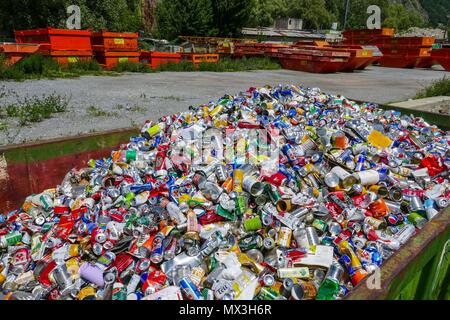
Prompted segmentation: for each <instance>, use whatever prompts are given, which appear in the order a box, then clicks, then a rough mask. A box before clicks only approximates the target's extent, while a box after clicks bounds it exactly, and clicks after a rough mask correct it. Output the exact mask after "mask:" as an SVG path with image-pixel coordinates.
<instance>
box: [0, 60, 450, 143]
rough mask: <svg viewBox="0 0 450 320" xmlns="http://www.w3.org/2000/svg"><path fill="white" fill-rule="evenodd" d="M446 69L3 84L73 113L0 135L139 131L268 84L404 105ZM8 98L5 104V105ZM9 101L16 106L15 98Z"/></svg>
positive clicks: (11, 139)
mask: <svg viewBox="0 0 450 320" xmlns="http://www.w3.org/2000/svg"><path fill="white" fill-rule="evenodd" d="M441 70H442V69H441ZM441 70H439V69H436V70H421V69H413V70H409V69H390V68H381V67H370V68H369V69H367V70H365V71H363V72H355V73H348V74H346V73H339V74H330V75H319V74H310V73H304V72H296V71H289V70H277V71H254V72H236V73H210V72H201V73H191V72H186V73H172V72H165V73H157V74H127V75H123V76H120V77H82V78H79V79H61V80H39V81H25V82H22V83H16V82H0V88H1V87H2V86H4V87H5V88H6V89H12V90H14V91H15V92H17V93H18V95H19V96H20V97H22V98H23V97H27V96H28V97H31V96H34V95H38V96H39V95H42V94H51V93H53V92H54V93H57V94H60V95H66V96H69V97H71V100H70V108H69V110H68V112H66V113H64V114H59V115H57V116H56V117H54V118H52V119H48V120H45V121H43V122H41V123H38V124H35V125H33V126H31V127H25V128H17V127H16V126H15V125H14V122H10V123H9V129H8V130H7V132H6V133H7V134H5V132H4V131H3V132H2V133H0V145H1V144H10V143H22V142H25V141H35V140H41V139H49V138H56V137H62V136H71V135H76V134H79V133H89V132H94V131H105V130H111V129H116V128H126V127H130V126H133V125H137V126H140V125H141V124H142V123H143V122H144V121H145V120H146V119H157V118H158V117H160V116H162V115H165V114H172V113H175V112H178V111H182V110H186V109H187V108H188V107H189V106H190V105H198V104H202V103H207V102H209V101H210V100H215V99H217V98H219V97H221V96H222V95H224V94H226V93H229V94H237V93H239V92H240V91H243V90H247V89H248V88H249V87H251V86H261V85H265V84H271V85H277V84H280V83H281V84H303V85H305V86H308V87H319V88H321V89H322V90H324V91H326V92H331V93H336V94H338V93H339V94H343V95H344V96H347V97H351V98H354V99H359V100H366V101H373V102H377V103H389V102H398V101H404V100H407V99H409V98H411V97H412V96H414V95H415V93H416V92H417V90H419V89H421V88H422V87H424V86H425V85H427V84H428V83H430V82H431V81H433V80H436V79H440V78H442V77H443V76H444V75H446V74H447V75H448V73H446V72H445V71H441ZM7 99H8V98H3V99H2V100H0V106H1V105H2V102H6V100H7ZM9 99H10V101H11V99H12V98H9ZM10 101H9V102H10ZM90 106H95V107H97V108H100V109H102V110H105V111H107V112H110V113H112V115H110V116H100V117H98V116H92V115H91V114H89V113H88V112H87V109H88V107H90ZM127 108H128V110H127ZM130 109H131V110H130ZM1 121H3V122H5V120H1V119H0V122H1Z"/></svg>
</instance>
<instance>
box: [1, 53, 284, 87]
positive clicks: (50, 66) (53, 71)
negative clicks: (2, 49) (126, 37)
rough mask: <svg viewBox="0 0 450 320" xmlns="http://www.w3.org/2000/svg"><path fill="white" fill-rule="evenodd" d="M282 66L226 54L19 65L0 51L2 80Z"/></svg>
mask: <svg viewBox="0 0 450 320" xmlns="http://www.w3.org/2000/svg"><path fill="white" fill-rule="evenodd" d="M280 68H281V66H280V64H279V63H278V62H277V61H275V60H273V59H270V58H248V59H247V58H242V59H231V58H226V57H225V58H221V59H220V60H219V62H218V63H200V64H199V65H197V66H196V65H194V64H193V63H191V62H187V61H181V62H180V63H173V62H171V63H168V64H164V65H161V66H159V67H158V68H157V69H156V70H153V69H151V68H150V67H149V66H148V65H147V64H143V63H135V62H129V61H128V62H122V63H119V64H118V65H117V66H116V67H115V68H114V69H113V70H111V71H107V70H103V69H102V67H101V66H100V65H99V64H98V63H97V62H96V61H93V60H80V61H78V62H75V63H69V64H67V65H61V64H59V63H58V62H56V61H55V60H53V59H52V58H50V57H46V56H42V55H39V54H37V55H32V56H29V57H27V58H24V59H22V60H21V61H19V62H18V63H16V64H15V65H13V66H10V65H8V64H7V63H6V57H5V56H2V55H0V80H15V81H23V80H26V79H42V78H46V79H56V78H75V77H80V76H83V75H109V76H116V75H119V74H120V73H123V72H136V73H153V72H164V71H172V72H193V71H210V72H236V71H250V70H276V69H280Z"/></svg>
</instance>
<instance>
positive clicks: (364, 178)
mask: <svg viewBox="0 0 450 320" xmlns="http://www.w3.org/2000/svg"><path fill="white" fill-rule="evenodd" d="M353 176H354V177H355V178H357V179H358V180H359V181H360V184H361V185H363V186H370V185H374V184H377V183H378V182H379V181H380V174H379V173H378V171H375V170H366V171H361V172H356V173H354V174H353Z"/></svg>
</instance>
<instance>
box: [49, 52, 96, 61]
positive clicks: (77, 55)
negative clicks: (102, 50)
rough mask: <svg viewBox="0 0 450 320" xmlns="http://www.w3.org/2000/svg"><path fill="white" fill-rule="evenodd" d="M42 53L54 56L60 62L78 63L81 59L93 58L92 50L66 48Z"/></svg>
mask: <svg viewBox="0 0 450 320" xmlns="http://www.w3.org/2000/svg"><path fill="white" fill-rule="evenodd" d="M42 54H44V55H46V56H49V57H52V58H53V60H56V61H57V62H58V63H59V64H70V63H77V62H80V61H89V60H92V58H93V53H92V51H64V50H50V51H46V52H42Z"/></svg>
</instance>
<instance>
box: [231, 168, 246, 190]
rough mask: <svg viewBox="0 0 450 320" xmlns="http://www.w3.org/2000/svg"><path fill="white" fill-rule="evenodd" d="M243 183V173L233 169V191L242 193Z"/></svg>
mask: <svg viewBox="0 0 450 320" xmlns="http://www.w3.org/2000/svg"><path fill="white" fill-rule="evenodd" d="M243 181H244V171H242V170H241V169H235V170H234V172H233V191H234V192H242V184H243Z"/></svg>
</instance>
